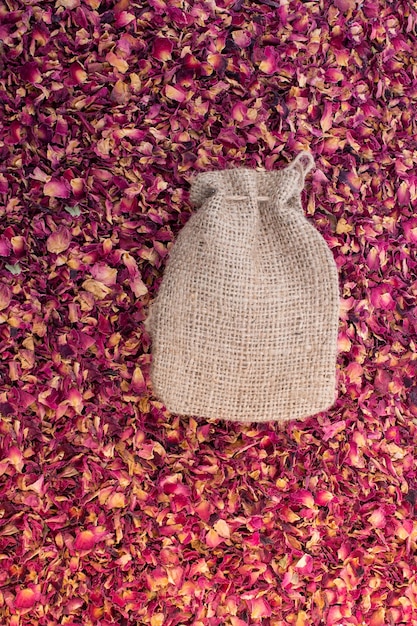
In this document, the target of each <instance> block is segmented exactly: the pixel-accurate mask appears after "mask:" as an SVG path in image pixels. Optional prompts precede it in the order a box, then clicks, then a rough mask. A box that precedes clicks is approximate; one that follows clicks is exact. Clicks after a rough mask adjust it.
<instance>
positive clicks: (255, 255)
mask: <svg viewBox="0 0 417 626" xmlns="http://www.w3.org/2000/svg"><path fill="white" fill-rule="evenodd" d="M313 165H314V161H313V158H312V156H311V155H310V154H309V153H308V152H303V153H301V154H299V155H298V157H297V158H296V159H295V160H294V161H293V163H292V164H291V165H289V166H288V167H286V168H285V169H281V170H279V171H274V172H267V171H258V170H250V169H234V170H225V171H214V172H207V173H203V174H199V175H198V176H197V177H196V178H195V180H194V182H193V184H192V188H191V196H190V197H191V201H192V202H193V204H194V205H195V206H196V207H197V208H198V211H197V212H196V213H195V214H194V215H193V216H192V217H191V218H190V219H189V221H188V222H187V224H186V225H185V226H184V228H183V229H182V231H181V232H180V234H179V236H178V239H177V241H176V242H175V244H174V246H173V247H172V249H171V252H170V258H169V261H168V264H167V267H166V270H165V274H164V277H163V280H162V283H161V286H160V290H159V293H158V296H157V298H156V300H155V301H154V303H153V305H152V307H151V308H152V315H151V316H150V318H149V323H148V329H149V332H150V334H151V338H152V365H151V382H152V387H153V391H154V393H155V395H156V397H158V398H159V399H160V400H161V401H162V402H163V403H164V405H165V406H166V408H167V409H168V410H169V411H171V412H173V413H177V414H182V415H194V416H201V417H208V418H218V419H225V420H238V421H242V422H250V421H254V422H262V421H267V420H278V421H285V420H290V419H295V418H304V417H307V416H309V415H313V414H315V413H318V412H319V411H323V410H325V409H327V408H329V407H330V406H331V405H332V404H333V402H334V400H335V389H336V384H335V383H336V380H335V378H336V354H337V331H338V316H339V289H338V273H337V268H336V264H335V262H334V259H333V256H332V254H331V252H330V250H329V248H328V247H327V245H326V243H325V241H324V239H323V238H322V237H321V235H320V234H319V233H318V232H317V231H316V230H315V228H314V227H313V226H312V225H311V224H310V223H309V222H308V221H307V219H306V218H305V216H304V213H303V209H302V206H301V198H300V192H301V190H302V188H303V186H304V177H305V175H306V173H307V172H308V171H309V170H310V169H311V168H312V167H313Z"/></svg>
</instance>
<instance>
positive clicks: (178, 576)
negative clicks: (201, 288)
mask: <svg viewBox="0 0 417 626" xmlns="http://www.w3.org/2000/svg"><path fill="white" fill-rule="evenodd" d="M416 50H417V13H416V11H415V8H414V7H413V3H411V2H408V1H406V0H394V1H392V2H385V1H383V0H379V1H374V0H372V1H371V0H364V1H363V2H357V1H356V0H334V1H332V0H323V2H299V1H298V0H288V1H286V2H283V1H281V0H262V1H261V0H256V1H255V0H217V1H216V2H205V1H204V2H203V1H200V0H198V1H197V2H185V1H183V0H170V1H168V0H149V1H148V2H145V3H143V2H129V1H128V0H119V2H112V1H110V0H56V1H50V0H46V1H43V2H36V1H35V0H33V1H32V0H31V1H30V2H19V1H18V0H7V2H6V3H3V5H2V6H1V7H0V92H1V94H2V98H1V107H0V116H1V126H2V134H1V137H0V155H1V159H0V223H1V231H0V623H1V624H2V625H3V624H4V625H5V626H26V625H31V626H32V625H33V626H35V625H36V626H58V625H61V624H62V625H66V626H81V625H83V626H93V625H96V624H98V625H100V626H108V625H112V624H114V625H119V626H128V625H129V624H132V625H139V624H150V625H151V626H180V625H185V624H187V625H188V624H189V625H191V624H193V625H195V626H245V625H250V626H252V625H254V624H263V625H264V626H286V625H288V624H291V625H293V626H335V625H336V624H340V625H343V626H349V625H353V626H365V625H366V626H385V625H394V624H395V625H401V624H403V625H411V624H416V623H417V608H416V607H417V577H416V576H417V566H416V560H415V552H416V550H417V521H416V506H417V477H416V476H417V474H416V459H417V376H416V374H417V271H416V267H417V254H416V245H417V218H416V214H417V211H416V207H417V174H416V172H417V148H416V142H415V137H416V132H417V127H416V115H415V110H416V104H417V102H416V101H417V76H416V71H415V70H416V60H415V59H416ZM302 149H310V150H311V152H312V153H313V155H314V157H315V160H316V165H317V167H316V169H315V170H314V171H313V173H312V175H311V176H309V177H308V179H307V182H306V191H305V192H304V195H303V200H304V206H305V209H306V213H307V215H308V217H309V219H310V220H311V222H312V223H313V224H314V225H315V227H316V228H317V229H318V231H319V232H320V233H321V234H322V235H323V237H324V238H325V239H326V241H327V243H328V245H329V247H330V249H331V250H332V253H333V254H334V257H335V259H336V262H337V265H338V268H339V274H340V288H341V318H340V333H339V358H338V370H339V372H338V387H339V389H338V391H339V397H338V400H337V403H336V404H335V406H334V407H333V408H332V409H331V410H330V411H329V412H328V413H325V414H320V415H316V416H313V417H310V418H309V419H307V420H306V421H304V422H301V421H300V422H290V423H289V424H287V425H286V426H285V427H280V426H278V425H277V424H275V423H267V424H257V425H251V424H246V425H239V424H236V423H229V424H228V423H224V422H220V421H215V420H213V421H207V420H204V419H197V418H183V417H178V416H176V415H170V414H169V413H168V412H167V411H166V409H165V408H164V407H163V406H162V405H161V403H160V402H158V401H157V400H156V399H155V398H154V397H153V395H152V393H151V388H150V383H149V365H150V337H149V334H148V333H147V331H146V329H145V326H144V321H145V319H146V317H147V311H148V307H149V304H150V302H151V301H152V300H153V298H154V297H155V295H156V294H157V292H158V287H159V285H160V281H161V277H162V275H163V271H164V267H165V263H166V259H167V255H168V254H169V250H170V247H171V245H172V242H173V241H174V240H175V238H176V235H177V233H178V232H179V230H180V229H181V227H182V226H183V225H184V224H185V223H186V221H187V220H188V218H189V216H190V214H191V211H192V209H191V206H190V202H189V195H188V192H189V183H190V180H191V179H192V178H193V176H194V175H195V174H196V173H198V172H202V171H206V170H210V169H214V168H225V167H238V166H242V165H244V166H247V167H266V168H267V169H269V170H270V169H276V168H279V167H282V166H283V165H284V163H285V162H287V161H289V160H290V159H292V158H293V157H294V156H295V155H296V154H297V153H298V152H299V151H300V150H302ZM260 349H262V346H260Z"/></svg>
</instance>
